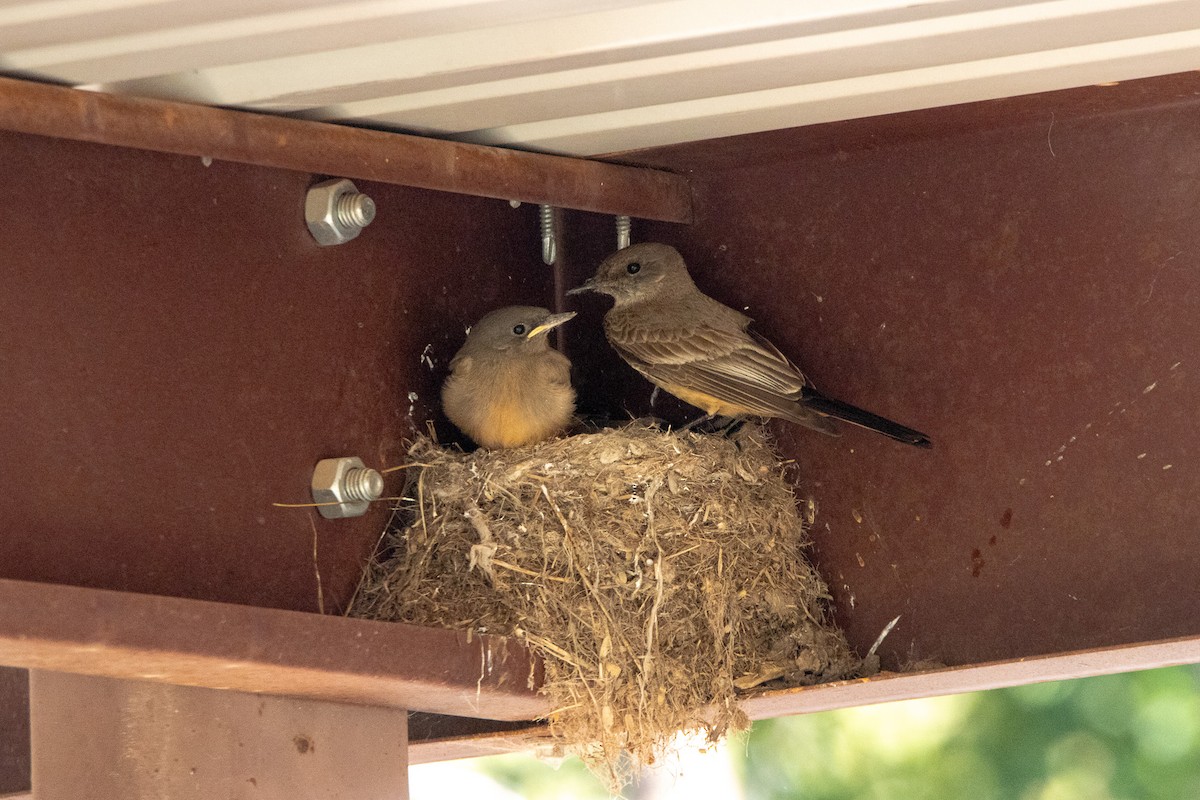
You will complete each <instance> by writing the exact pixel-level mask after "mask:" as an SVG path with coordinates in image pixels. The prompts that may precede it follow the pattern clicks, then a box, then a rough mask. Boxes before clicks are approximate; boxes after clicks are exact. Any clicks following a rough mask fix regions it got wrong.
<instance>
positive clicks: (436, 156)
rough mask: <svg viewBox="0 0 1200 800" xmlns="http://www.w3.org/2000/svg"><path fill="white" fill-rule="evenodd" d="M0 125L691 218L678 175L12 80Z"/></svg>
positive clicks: (2, 92)
mask: <svg viewBox="0 0 1200 800" xmlns="http://www.w3.org/2000/svg"><path fill="white" fill-rule="evenodd" d="M0 130H8V131H16V132H20V133H30V134H38V135H41V136H55V137H61V138H65V139H76V140H80V141H87V142H97V143H100V144H109V145H119V146H122V147H137V148H143V149H146V150H156V151H161V152H166V153H176V154H181V155H190V156H196V157H201V156H208V157H211V158H214V159H217V160H221V161H235V162H240V163H245V164H253V165H259V166H268V167H278V168H280V169H288V170H296V171H300V172H313V173H325V174H329V175H334V176H339V177H346V178H354V179H361V180H367V181H382V182H385V183H394V184H400V185H404V186H416V187H420V188H424V189H439V190H443V191H449V192H462V193H466V194H473V195H481V196H484V197H493V198H499V199H502V200H521V201H526V202H533V203H548V204H550V205H555V206H564V207H567V208H578V209H583V210H587V211H598V212H605V213H610V214H631V215H633V216H637V217H645V218H647V219H662V220H672V221H676V222H685V221H687V220H688V219H689V218H690V216H691V195H690V192H689V190H688V185H687V180H686V179H685V178H682V177H680V176H678V175H672V174H670V173H667V172H663V171H658V170H651V169H644V168H634V167H626V166H621V165H617V164H609V163H604V162H600V161H587V160H584V159H574V158H564V157H561V156H551V155H543V154H540V153H525V152H520V151H516V150H504V149H501V148H495V147H484V146H480V145H472V144H462V143H459V142H445V141H440V140H436V139H427V138H423V137H418V136H407V135H403V134H396V133H385V132H382V131H372V130H365V129H360V128H351V127H348V126H342V125H329V124H325V123H319V122H306V121H302V120H294V119H285V118H281V117H273V116H268V115H265V114H252V113H247V112H239V111H229V110H225V109H217V108H210V107H207V106H197V105H189V104H186V103H174V102H168V101H165V100H150V99H145V98H136V97H119V96H116V95H109V94H104V93H100V92H85V91H79V90H76V89H69V88H64V87H61V86H52V85H48V84H39V83H33V82H29V81H20V80H14V79H12V78H0Z"/></svg>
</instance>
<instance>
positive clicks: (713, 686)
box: [350, 422, 859, 781]
mask: <svg viewBox="0 0 1200 800" xmlns="http://www.w3.org/2000/svg"><path fill="white" fill-rule="evenodd" d="M409 456H410V460H411V461H412V462H416V463H415V464H414V466H413V468H412V469H410V470H409V482H408V488H407V489H406V491H405V496H406V498H410V502H409V504H408V505H409V507H408V508H407V509H402V513H401V514H400V515H398V517H397V522H396V523H395V524H394V526H393V527H392V528H390V529H389V531H388V532H387V534H386V535H385V539H384V543H383V546H382V548H381V551H380V553H379V554H378V557H377V560H376V561H374V562H373V563H372V564H371V565H370V566H369V567H368V568H367V570H366V572H365V574H364V578H363V582H362V584H361V585H360V587H359V590H358V593H357V595H356V599H355V601H354V604H353V607H352V609H351V611H350V613H351V615H353V616H358V617H365V618H369V619H376V620H380V619H383V620H394V621H402V622H409V623H416V624H421V625H432V626H440V627H451V628H464V629H473V630H477V631H481V632H487V633H497V634H506V635H512V636H517V637H519V638H522V639H523V640H524V641H525V642H526V643H527V644H528V645H529V646H530V647H531V648H532V649H533V650H534V651H536V652H538V653H539V654H541V655H542V656H543V657H544V660H545V664H546V682H545V686H544V689H543V691H544V692H545V693H546V694H547V695H548V696H549V698H550V701H551V703H552V708H553V709H554V710H553V711H552V712H551V714H550V716H549V723H550V732H551V735H552V736H553V737H554V738H555V739H556V740H557V741H558V742H561V743H562V744H564V745H565V746H566V749H570V750H573V751H575V752H579V753H580V755H582V756H583V757H584V760H585V761H588V762H589V764H590V765H591V766H592V767H593V768H594V769H597V770H598V771H599V772H600V773H601V774H602V775H603V776H605V777H608V778H609V779H610V780H613V781H619V780H621V779H623V778H624V777H625V776H624V775H620V774H618V773H619V772H621V771H622V769H623V768H622V766H621V765H624V769H630V768H635V767H636V765H637V764H639V763H640V764H648V763H653V762H654V761H655V760H656V759H657V758H658V757H659V756H660V755H661V754H662V753H663V751H664V749H665V747H666V746H667V744H668V742H669V741H670V739H671V738H672V737H673V736H674V734H675V733H676V732H678V731H680V730H697V729H698V730H702V731H704V732H706V733H707V734H708V736H709V737H710V739H712V740H715V739H717V738H719V737H720V736H722V735H723V734H724V733H725V732H726V731H728V730H729V729H731V728H733V729H736V728H741V727H744V726H745V725H746V723H747V720H746V717H745V715H744V714H743V713H742V712H741V711H740V710H739V709H738V707H737V694H738V692H739V691H743V690H747V689H751V688H752V687H755V686H759V685H761V684H763V683H766V682H768V681H775V682H776V684H782V685H805V684H812V683H818V682H823V681H830V680H837V679H840V678H845V677H849V676H851V675H853V674H854V673H855V671H856V670H857V669H858V668H859V661H858V660H857V659H856V658H855V657H854V656H853V654H852V653H851V651H850V649H849V647H848V646H847V644H846V641H845V639H844V637H843V636H842V634H841V632H840V631H838V630H836V629H835V628H833V627H832V626H831V625H830V624H829V623H828V622H827V615H826V611H825V603H826V601H827V600H828V594H827V590H826V587H825V584H824V583H823V582H822V580H821V578H820V577H819V576H818V575H817V573H816V571H815V570H814V569H813V568H812V567H811V566H810V565H809V563H808V560H807V559H806V557H805V550H806V548H807V536H806V533H805V528H804V524H803V522H802V520H801V518H800V515H799V514H798V513H797V509H796V503H795V498H794V496H793V495H792V492H791V489H790V487H789V485H788V483H787V481H786V480H785V479H784V477H783V474H782V472H783V467H782V466H781V465H780V462H779V460H778V458H777V456H776V455H775V453H774V451H773V450H772V448H771V447H770V445H769V443H768V440H767V436H766V433H765V431H764V430H763V429H762V428H758V427H752V426H749V425H748V426H746V427H745V428H744V429H743V430H742V431H741V432H740V433H739V434H738V435H737V436H736V437H735V438H734V439H732V440H731V439H729V438H726V437H722V436H709V435H699V434H695V433H684V434H678V433H671V432H665V433H664V432H663V431H662V430H660V429H658V428H655V427H651V426H649V425H647V424H645V423H639V422H633V423H629V424H627V425H625V426H624V427H622V428H617V429H611V430H605V431H600V432H596V433H585V434H580V435H576V436H571V437H568V438H563V439H555V440H551V441H548V442H543V443H541V444H537V445H533V446H530V447H524V448H519V449H516V450H498V451H488V450H479V451H476V452H474V453H470V454H464V453H462V452H459V451H457V450H450V449H446V448H442V447H439V446H438V445H437V444H435V443H434V442H433V441H431V440H429V439H426V438H421V439H420V440H418V441H417V442H416V444H415V445H414V446H413V447H412V448H411V450H410V452H409ZM811 513H812V511H811V506H810V507H809V514H808V516H809V517H810V519H809V520H808V521H809V522H811V521H812V520H811ZM623 753H624V754H628V756H630V757H631V761H632V765H631V764H630V760H624V759H622V758H621V757H622V754H623Z"/></svg>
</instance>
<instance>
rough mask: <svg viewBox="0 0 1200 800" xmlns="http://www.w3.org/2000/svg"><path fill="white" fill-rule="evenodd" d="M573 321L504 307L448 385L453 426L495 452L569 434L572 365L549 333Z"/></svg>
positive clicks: (478, 327)
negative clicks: (567, 429)
mask: <svg viewBox="0 0 1200 800" xmlns="http://www.w3.org/2000/svg"><path fill="white" fill-rule="evenodd" d="M574 316H575V312H574V311H568V312H567V313H565V314H551V313H550V312H549V311H548V310H546V309H544V308H536V307H534V306H506V307H505V308H499V309H496V310H495V311H493V312H491V313H490V314H488V315H486V316H485V317H484V318H483V319H481V320H479V322H477V323H476V324H475V326H474V327H472V328H471V330H470V333H468V334H467V341H466V342H465V343H464V344H463V346H462V347H461V348H460V349H459V351H458V352H457V353H456V354H455V356H454V358H453V359H451V360H450V374H449V376H447V378H446V382H445V383H444V384H442V409H443V410H444V411H445V412H446V416H447V417H449V418H450V421H451V422H453V423H454V424H455V425H456V426H458V428H459V430H461V431H462V432H463V433H465V434H467V435H468V436H470V437H471V438H472V439H473V440H474V441H475V442H476V443H477V444H479V445H482V446H483V447H487V448H489V449H492V450H495V449H501V448H506V447H521V446H523V445H527V444H533V443H534V442H540V441H542V440H543V439H548V438H550V437H551V436H554V435H555V434H557V433H559V432H561V431H562V430H563V429H564V428H566V427H567V425H568V424H569V423H570V422H571V419H572V416H573V415H574V413H575V390H574V388H572V387H571V362H570V361H569V360H568V359H567V357H566V356H564V355H563V354H562V353H560V352H558V351H557V350H554V349H552V348H551V347H550V343H549V341H548V340H547V337H546V334H547V333H549V332H550V331H551V330H553V329H554V328H557V327H558V326H559V325H562V324H563V323H564V322H566V321H567V320H569V319H571V318H572V317H574Z"/></svg>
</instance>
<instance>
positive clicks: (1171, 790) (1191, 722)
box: [475, 667, 1200, 800]
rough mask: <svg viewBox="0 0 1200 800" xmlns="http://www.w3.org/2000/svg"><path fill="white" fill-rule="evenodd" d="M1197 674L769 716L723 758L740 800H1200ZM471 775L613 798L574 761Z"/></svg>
mask: <svg viewBox="0 0 1200 800" xmlns="http://www.w3.org/2000/svg"><path fill="white" fill-rule="evenodd" d="M1198 678H1200V669H1198V668H1196V667H1173V668H1167V669H1159V670H1149V671H1146V672H1134V673H1126V674H1123V675H1110V676H1106V677H1099V678H1085V679H1082V680H1075V681H1062V682H1056V683H1042V684H1034V685H1030V686H1020V687H1015V688H1011V689H997V690H993V691H988V692H976V693H973V694H965V695H954V696H950V697H938V698H930V699H927V700H910V701H905V702H900V703H887V704H883V705H877V706H868V707H865V708H850V709H843V710H840V711H829V712H824V713H821V714H810V715H805V716H799V717H788V718H784V719H775V720H766V721H763V722H758V723H755V725H754V727H753V728H752V729H751V730H750V732H749V733H748V734H745V735H744V736H743V737H742V738H741V739H739V740H736V741H734V742H733V743H731V746H730V748H729V750H730V753H731V756H732V760H733V762H734V769H735V771H736V772H737V773H738V774H739V775H740V778H741V785H742V786H743V791H744V793H745V797H746V798H747V799H748V800H800V799H803V800H898V799H900V798H904V800H923V799H924V798H930V799H931V800H932V799H933V798H937V800H945V798H970V800H1160V799H1161V800H1190V799H1193V798H1194V799H1195V800H1200V687H1198V683H1200V681H1198ZM475 768H477V769H479V770H481V771H483V772H484V773H485V774H488V775H490V776H491V777H492V778H493V779H494V780H496V781H497V782H498V783H500V784H501V785H502V786H504V787H506V788H508V789H509V790H511V791H512V792H513V793H515V794H516V795H517V796H520V797H525V798H529V799H530V800H562V799H563V798H580V799H581V800H584V799H587V800H591V799H592V798H595V800H602V799H603V798H607V797H608V792H607V791H605V789H604V788H603V786H602V785H601V784H600V783H599V782H598V781H597V780H596V779H594V778H592V777H591V776H590V775H589V774H588V773H587V770H586V769H585V768H584V767H583V766H582V765H581V764H580V763H579V762H578V761H576V760H573V759H572V760H568V761H567V762H566V763H564V764H563V765H562V766H560V767H558V768H555V767H552V766H549V765H546V764H543V763H540V762H538V761H537V760H535V759H534V758H532V757H529V756H518V757H514V756H503V757H499V758H492V759H480V760H479V761H477V762H475ZM658 783H659V784H661V781H660V782H658ZM646 788H650V789H651V791H645V789H646ZM626 795H627V796H628V797H637V798H642V799H643V800H647V799H648V798H651V797H673V796H678V795H675V794H672V793H670V792H669V791H662V790H661V788H660V787H657V786H652V787H643V788H637V787H631V789H630V790H629V791H628V792H627V793H626Z"/></svg>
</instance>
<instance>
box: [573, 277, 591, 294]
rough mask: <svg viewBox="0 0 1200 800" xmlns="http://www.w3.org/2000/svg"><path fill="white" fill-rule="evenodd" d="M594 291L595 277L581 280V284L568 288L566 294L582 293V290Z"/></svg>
mask: <svg viewBox="0 0 1200 800" xmlns="http://www.w3.org/2000/svg"><path fill="white" fill-rule="evenodd" d="M594 291H596V279H595V278H588V279H587V280H586V281H584V282H583V285H582V286H576V287H575V288H574V289H568V290H567V294H583V293H584V292H594Z"/></svg>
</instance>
